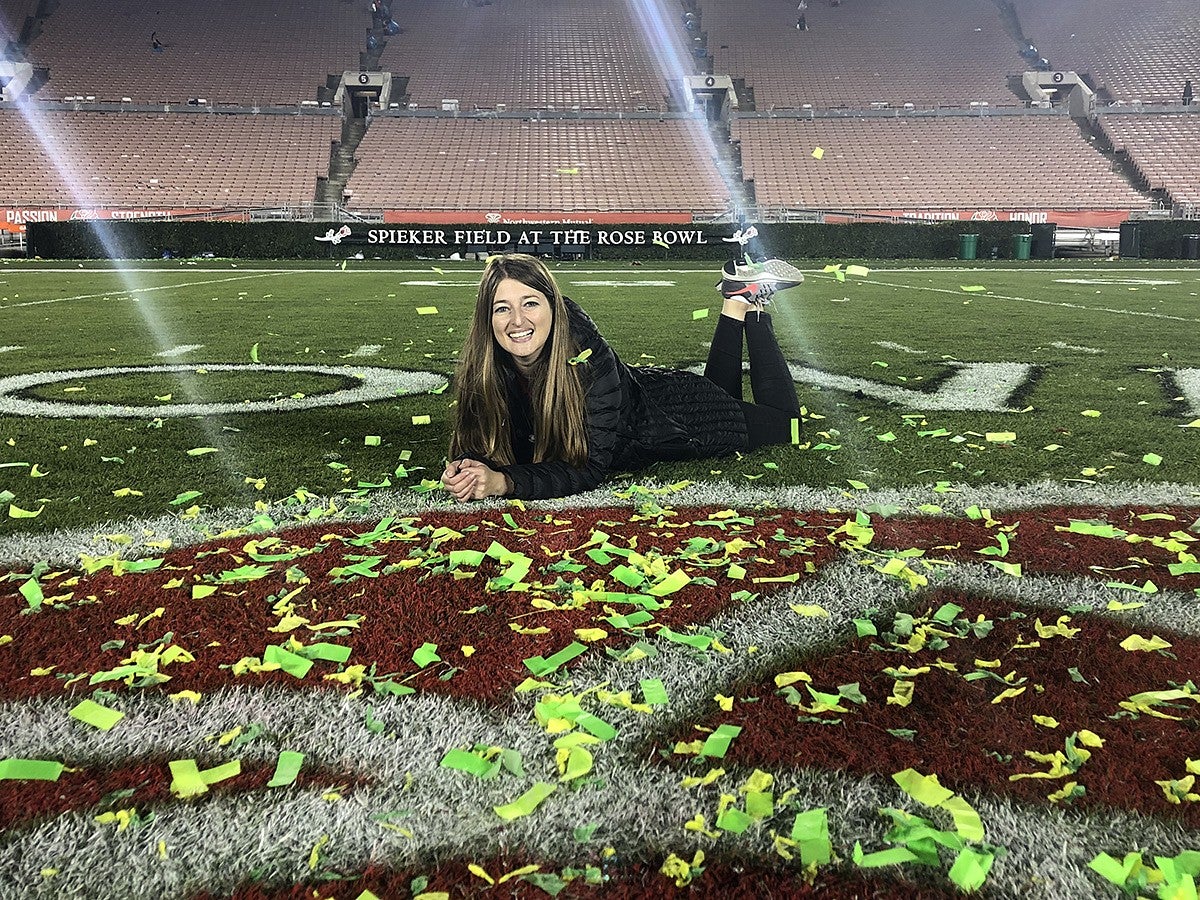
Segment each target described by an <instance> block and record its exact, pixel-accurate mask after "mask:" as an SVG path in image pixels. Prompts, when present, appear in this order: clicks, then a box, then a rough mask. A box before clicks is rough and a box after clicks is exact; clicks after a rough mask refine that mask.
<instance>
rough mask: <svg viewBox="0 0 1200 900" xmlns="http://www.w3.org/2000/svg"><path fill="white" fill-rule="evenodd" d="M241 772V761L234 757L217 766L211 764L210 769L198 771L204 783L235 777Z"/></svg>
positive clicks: (212, 783) (215, 782)
mask: <svg viewBox="0 0 1200 900" xmlns="http://www.w3.org/2000/svg"><path fill="white" fill-rule="evenodd" d="M241 774H242V762H241V760H238V759H235V760H231V761H230V762H227V763H224V764H222V765H219V766H213V767H212V768H211V769H204V770H203V771H202V772H201V773H200V778H201V779H203V781H204V783H205V784H206V785H214V784H217V783H219V782H222V781H228V780H229V779H230V778H236V777H237V776H238V775H241Z"/></svg>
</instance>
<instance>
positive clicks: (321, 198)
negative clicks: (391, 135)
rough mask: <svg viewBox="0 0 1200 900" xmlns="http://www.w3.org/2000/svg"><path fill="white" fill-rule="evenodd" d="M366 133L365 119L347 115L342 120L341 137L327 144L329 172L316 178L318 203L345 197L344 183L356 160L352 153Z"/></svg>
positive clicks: (355, 164)
mask: <svg viewBox="0 0 1200 900" xmlns="http://www.w3.org/2000/svg"><path fill="white" fill-rule="evenodd" d="M366 133H367V120H366V119H356V118H353V117H350V116H347V117H346V118H345V119H344V120H343V121H342V138H341V140H339V141H333V142H331V143H330V146H329V174H328V175H327V176H325V177H323V178H318V179H317V191H316V197H315V199H316V201H317V202H318V203H335V204H341V203H342V202H343V200H344V198H345V192H346V184H347V183H348V182H349V181H350V176H351V175H353V174H354V168H355V166H357V165H358V160H357V159H356V158H355V156H354V154H355V153H356V152H357V150H358V145H359V144H361V143H362V139H363V136H364V135H366Z"/></svg>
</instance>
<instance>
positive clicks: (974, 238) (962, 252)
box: [958, 234, 979, 259]
mask: <svg viewBox="0 0 1200 900" xmlns="http://www.w3.org/2000/svg"><path fill="white" fill-rule="evenodd" d="M978 252H979V235H977V234H960V235H959V236H958V258H959V259H975V256H976V254H977V253H978Z"/></svg>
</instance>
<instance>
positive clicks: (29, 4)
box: [0, 0, 38, 52]
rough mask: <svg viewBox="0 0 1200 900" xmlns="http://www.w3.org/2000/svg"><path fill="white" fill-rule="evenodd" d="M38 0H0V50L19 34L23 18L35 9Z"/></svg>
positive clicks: (30, 14)
mask: <svg viewBox="0 0 1200 900" xmlns="http://www.w3.org/2000/svg"><path fill="white" fill-rule="evenodd" d="M37 6H38V0H0V52H2V51H3V50H4V45H5V44H7V43H8V42H9V41H15V40H16V39H17V38H18V37H20V35H21V28H22V26H23V25H24V24H25V20H26V19H27V18H28V17H29V16H32V15H33V14H34V13H35V12H36V11H37Z"/></svg>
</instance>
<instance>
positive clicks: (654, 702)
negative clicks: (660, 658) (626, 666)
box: [640, 678, 671, 706]
mask: <svg viewBox="0 0 1200 900" xmlns="http://www.w3.org/2000/svg"><path fill="white" fill-rule="evenodd" d="M640 683H641V687H642V696H643V697H644V698H645V699H646V702H647V703H648V704H650V705H651V706H666V705H667V704H668V703H670V702H671V700H670V698H669V697H667V689H666V688H665V687H663V683H662V681H661V680H660V679H658V678H643V679H642V680H641V682H640Z"/></svg>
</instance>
